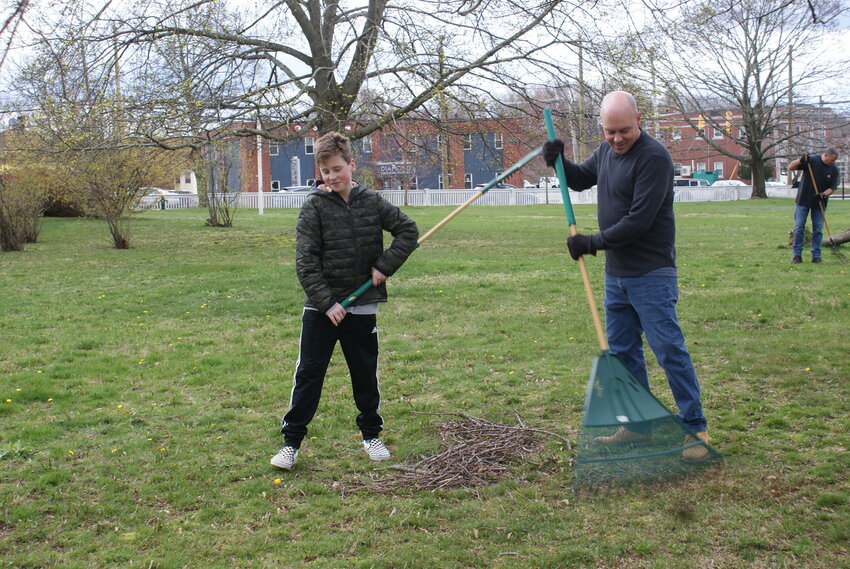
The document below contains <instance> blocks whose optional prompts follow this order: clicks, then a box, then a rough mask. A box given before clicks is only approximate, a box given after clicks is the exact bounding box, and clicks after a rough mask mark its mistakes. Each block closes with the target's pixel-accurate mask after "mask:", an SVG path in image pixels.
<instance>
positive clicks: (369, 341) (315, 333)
mask: <svg viewBox="0 0 850 569" xmlns="http://www.w3.org/2000/svg"><path fill="white" fill-rule="evenodd" d="M376 323H377V318H376V316H375V315H374V314H347V315H346V316H345V318H343V320H342V322H341V323H340V325H339V326H334V325H333V324H331V321H330V320H329V319H328V317H327V316H325V315H324V314H323V313H321V312H319V311H317V310H305V311H304V315H303V316H302V318H301V342H300V343H301V345H300V348H299V349H300V352H299V355H298V363H297V364H296V368H295V386H294V387H293V388H292V397H291V398H290V401H289V412H287V413H286V415H284V417H283V426H282V427H281V429H280V432H281V433H283V438H284V444H285V445H289V446H293V447H295V448H299V447H300V446H301V441H302V440H304V437H305V436H306V435H307V425H308V424H309V423H310V421H311V420H312V419H313V415H315V414H316V408H317V407H318V406H319V398H320V397H321V395H322V385H323V384H324V381H325V372H327V369H328V363H329V362H330V359H331V355H332V354H333V351H334V347H335V346H336V343H337V341H339V343H340V346H341V347H342V353H343V355H344V356H345V361H346V363H347V364H348V371H349V373H350V374H351V387H352V390H353V391H354V403H355V405H357V410H358V411H360V414H359V415H357V426H358V427H359V428H360V432H361V433H362V434H363V440H369V439H372V438H374V437H377V436H378V433H380V432H381V428H382V425H383V424H384V420H383V419H382V418H381V416H380V415H379V414H378V410H379V408H380V404H381V392H380V390H379V388H378V328H377V324H376Z"/></svg>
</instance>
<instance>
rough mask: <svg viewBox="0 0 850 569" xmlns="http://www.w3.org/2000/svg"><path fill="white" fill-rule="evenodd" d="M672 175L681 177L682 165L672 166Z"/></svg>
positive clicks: (677, 163) (675, 164)
mask: <svg viewBox="0 0 850 569" xmlns="http://www.w3.org/2000/svg"><path fill="white" fill-rule="evenodd" d="M673 175H674V176H681V175H682V165H681V164H680V163H679V162H676V163H674V164H673Z"/></svg>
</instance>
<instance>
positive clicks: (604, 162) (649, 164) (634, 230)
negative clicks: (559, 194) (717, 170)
mask: <svg viewBox="0 0 850 569" xmlns="http://www.w3.org/2000/svg"><path fill="white" fill-rule="evenodd" d="M564 168H565V171H566V174H567V184H568V185H569V187H570V189H573V190H576V191H582V190H586V189H587V188H590V187H591V186H593V185H594V184H596V186H597V189H598V198H599V204H598V209H597V216H598V219H599V233H596V234H594V235H592V236H591V244H592V246H593V248H594V249H604V250H605V272H606V273H608V274H609V275H612V276H615V277H637V276H640V275H644V274H646V273H648V272H650V271H653V270H655V269H659V268H662V267H675V266H676V248H675V239H676V226H675V220H674V217H673V160H672V159H671V158H670V153H669V152H667V149H666V148H665V147H664V146H663V145H662V144H661V143H660V142H658V141H657V140H655V139H654V138H652V137H651V136H650V135H649V134H647V133H646V132H645V131H641V135H640V137H638V139H637V140H636V141H635V143H634V145H633V146H632V147H631V148H630V149H629V151H628V152H626V153H625V154H617V153H616V152H614V151H613V149H612V148H611V146H610V145H609V144H608V143H607V142H603V143H602V144H601V145H600V146H599V148H597V149H596V151H595V152H594V153H593V156H591V157H590V158H589V159H587V160H586V161H584V162H582V163H581V164H573V163H571V162H569V161H567V160H564Z"/></svg>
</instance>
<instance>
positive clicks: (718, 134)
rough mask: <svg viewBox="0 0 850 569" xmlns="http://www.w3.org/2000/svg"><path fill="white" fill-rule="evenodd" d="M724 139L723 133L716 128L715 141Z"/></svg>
mask: <svg viewBox="0 0 850 569" xmlns="http://www.w3.org/2000/svg"><path fill="white" fill-rule="evenodd" d="M721 138H723V131H722V130H721V129H719V128H717V127H714V139H715V140H719V139H721Z"/></svg>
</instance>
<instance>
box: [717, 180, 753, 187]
mask: <svg viewBox="0 0 850 569" xmlns="http://www.w3.org/2000/svg"><path fill="white" fill-rule="evenodd" d="M711 185H712V186H746V185H747V184H746V183H744V182H742V181H741V180H717V181H716V182H714V183H713V184H711Z"/></svg>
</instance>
